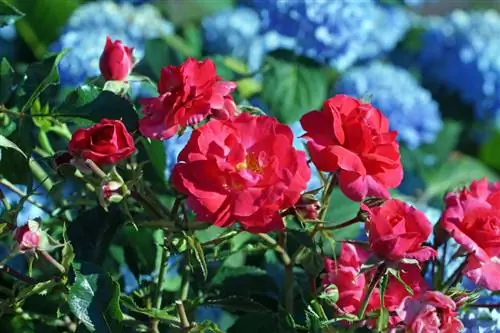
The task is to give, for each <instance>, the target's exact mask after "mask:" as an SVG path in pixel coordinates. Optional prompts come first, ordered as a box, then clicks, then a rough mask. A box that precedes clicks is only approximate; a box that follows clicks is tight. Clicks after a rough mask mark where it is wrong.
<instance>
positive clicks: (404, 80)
mask: <svg viewBox="0 0 500 333" xmlns="http://www.w3.org/2000/svg"><path fill="white" fill-rule="evenodd" d="M335 92H336V93H344V94H348V95H351V96H355V97H358V98H368V99H369V100H370V103H372V104H373V105H374V106H375V107H377V108H379V109H380V110H381V111H382V112H383V113H384V114H385V115H386V116H387V117H388V118H389V123H390V125H391V127H392V129H394V130H397V131H398V132H399V138H400V140H401V141H403V142H404V143H405V144H406V145H407V146H408V147H409V148H417V147H418V146H420V145H421V144H423V143H431V142H433V141H434V140H435V138H436V136H437V134H438V133H439V131H440V130H441V128H442V126H443V123H442V119H441V115H440V113H439V109H438V104H437V103H436V102H435V101H434V100H433V99H432V96H431V94H430V93H429V91H427V90H425V89H424V88H422V87H421V86H420V85H419V84H418V82H417V81H416V80H415V78H414V77H413V76H412V75H411V74H410V73H409V72H408V71H406V70H405V69H403V68H399V67H396V66H393V65H390V64H384V63H381V62H374V63H371V64H368V65H365V66H361V67H355V68H352V69H351V70H349V71H348V72H346V73H345V75H343V76H342V77H341V78H340V80H339V81H338V82H337V84H336V87H335Z"/></svg>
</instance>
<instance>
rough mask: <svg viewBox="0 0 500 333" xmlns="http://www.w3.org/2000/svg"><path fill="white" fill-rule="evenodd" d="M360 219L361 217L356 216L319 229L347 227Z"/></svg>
mask: <svg viewBox="0 0 500 333" xmlns="http://www.w3.org/2000/svg"><path fill="white" fill-rule="evenodd" d="M359 221H360V219H359V217H358V216H355V217H354V218H352V219H350V220H349V221H345V222H343V223H340V224H336V225H332V226H327V227H325V226H321V227H319V229H320V230H337V229H342V228H346V227H348V226H350V225H352V224H355V223H358V222H359Z"/></svg>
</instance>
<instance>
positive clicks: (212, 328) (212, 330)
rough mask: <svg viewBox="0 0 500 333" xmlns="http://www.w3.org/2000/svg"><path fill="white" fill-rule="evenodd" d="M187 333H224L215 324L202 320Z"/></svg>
mask: <svg viewBox="0 0 500 333" xmlns="http://www.w3.org/2000/svg"><path fill="white" fill-rule="evenodd" d="M189 333H224V332H223V331H222V330H221V329H220V327H219V326H217V324H216V323H214V322H212V321H210V320H204V321H202V322H201V323H199V324H197V325H196V326H195V327H194V328H192V329H190V330H189Z"/></svg>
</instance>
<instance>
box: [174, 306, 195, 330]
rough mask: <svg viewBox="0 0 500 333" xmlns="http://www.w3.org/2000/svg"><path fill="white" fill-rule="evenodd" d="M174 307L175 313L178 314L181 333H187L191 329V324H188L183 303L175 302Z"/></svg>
mask: <svg viewBox="0 0 500 333" xmlns="http://www.w3.org/2000/svg"><path fill="white" fill-rule="evenodd" d="M175 305H176V306H177V312H178V313H179V319H180V321H181V328H182V332H183V333H188V332H189V329H190V328H191V324H190V323H189V319H188V316H187V313H186V309H185V308H184V303H183V302H182V300H177V301H175Z"/></svg>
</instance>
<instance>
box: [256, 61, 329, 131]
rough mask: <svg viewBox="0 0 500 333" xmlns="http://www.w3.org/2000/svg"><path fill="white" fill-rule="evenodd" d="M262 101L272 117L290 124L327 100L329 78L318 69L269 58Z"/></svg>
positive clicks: (312, 66) (308, 65) (317, 67)
mask: <svg viewBox="0 0 500 333" xmlns="http://www.w3.org/2000/svg"><path fill="white" fill-rule="evenodd" d="M267 64H268V65H269V67H270V69H269V70H267V71H265V72H264V82H266V85H265V86H264V90H263V92H262V100H263V101H264V103H265V104H266V105H268V106H269V110H270V112H271V113H272V115H273V116H275V117H277V118H278V119H279V120H280V121H282V122H284V123H287V124H291V123H293V122H295V121H297V120H299V118H300V117H301V116H302V115H303V114H304V113H306V112H308V111H311V110H313V109H317V108H319V107H321V104H322V103H323V101H324V100H325V99H326V98H327V93H328V78H327V75H325V73H324V70H323V69H321V67H319V66H314V65H310V64H301V63H298V62H289V61H285V60H278V59H275V58H268V62H267Z"/></svg>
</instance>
